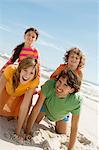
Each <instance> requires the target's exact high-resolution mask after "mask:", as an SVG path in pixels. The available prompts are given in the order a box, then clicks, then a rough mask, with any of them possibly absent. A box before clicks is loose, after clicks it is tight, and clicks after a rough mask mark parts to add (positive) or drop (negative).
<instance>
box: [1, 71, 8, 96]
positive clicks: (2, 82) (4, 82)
mask: <svg viewBox="0 0 99 150" xmlns="http://www.w3.org/2000/svg"><path fill="white" fill-rule="evenodd" d="M6 82H7V80H6V78H5V76H4V75H3V74H2V75H1V77H0V94H1V93H2V91H3V89H4V87H5V86H6Z"/></svg>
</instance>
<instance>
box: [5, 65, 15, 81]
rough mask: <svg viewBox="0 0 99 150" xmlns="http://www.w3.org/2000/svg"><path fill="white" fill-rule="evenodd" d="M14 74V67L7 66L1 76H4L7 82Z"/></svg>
mask: <svg viewBox="0 0 99 150" xmlns="http://www.w3.org/2000/svg"><path fill="white" fill-rule="evenodd" d="M14 72H15V67H14V65H9V66H7V67H6V68H5V69H4V72H3V74H4V76H5V78H6V80H9V79H10V78H11V77H12V75H13V73H14Z"/></svg>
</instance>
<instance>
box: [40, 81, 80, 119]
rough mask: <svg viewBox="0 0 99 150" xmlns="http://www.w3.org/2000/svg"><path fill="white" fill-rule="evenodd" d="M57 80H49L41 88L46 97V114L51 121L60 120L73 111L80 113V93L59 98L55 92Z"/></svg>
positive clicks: (73, 112)
mask: <svg viewBox="0 0 99 150" xmlns="http://www.w3.org/2000/svg"><path fill="white" fill-rule="evenodd" d="M55 85H56V81H55V80H48V81H47V82H46V83H45V84H44V85H43V86H42V88H41V91H42V93H43V94H44V96H45V97H46V99H45V101H44V107H45V108H46V116H47V117H48V118H49V119H50V120H51V121H58V120H61V119H63V118H64V117H65V115H66V114H68V113H69V112H71V113H72V114H73V115H76V114H80V110H81V101H82V97H81V96H80V95H79V94H78V93H72V94H69V95H68V96H66V97H64V98H58V97H57V96H56V92H55Z"/></svg>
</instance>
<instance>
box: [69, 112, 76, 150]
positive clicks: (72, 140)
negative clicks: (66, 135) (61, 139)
mask: <svg viewBox="0 0 99 150" xmlns="http://www.w3.org/2000/svg"><path fill="white" fill-rule="evenodd" d="M78 122H79V115H73V116H72V121H71V133H70V140H69V145H68V150H73V148H74V144H75V142H76V137H77V130H78Z"/></svg>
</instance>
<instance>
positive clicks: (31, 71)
mask: <svg viewBox="0 0 99 150" xmlns="http://www.w3.org/2000/svg"><path fill="white" fill-rule="evenodd" d="M34 76H35V68H34V67H33V66H30V67H28V68H24V69H22V70H21V72H20V83H21V84H23V83H27V82H29V81H31V80H32V79H33V78H34Z"/></svg>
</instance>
